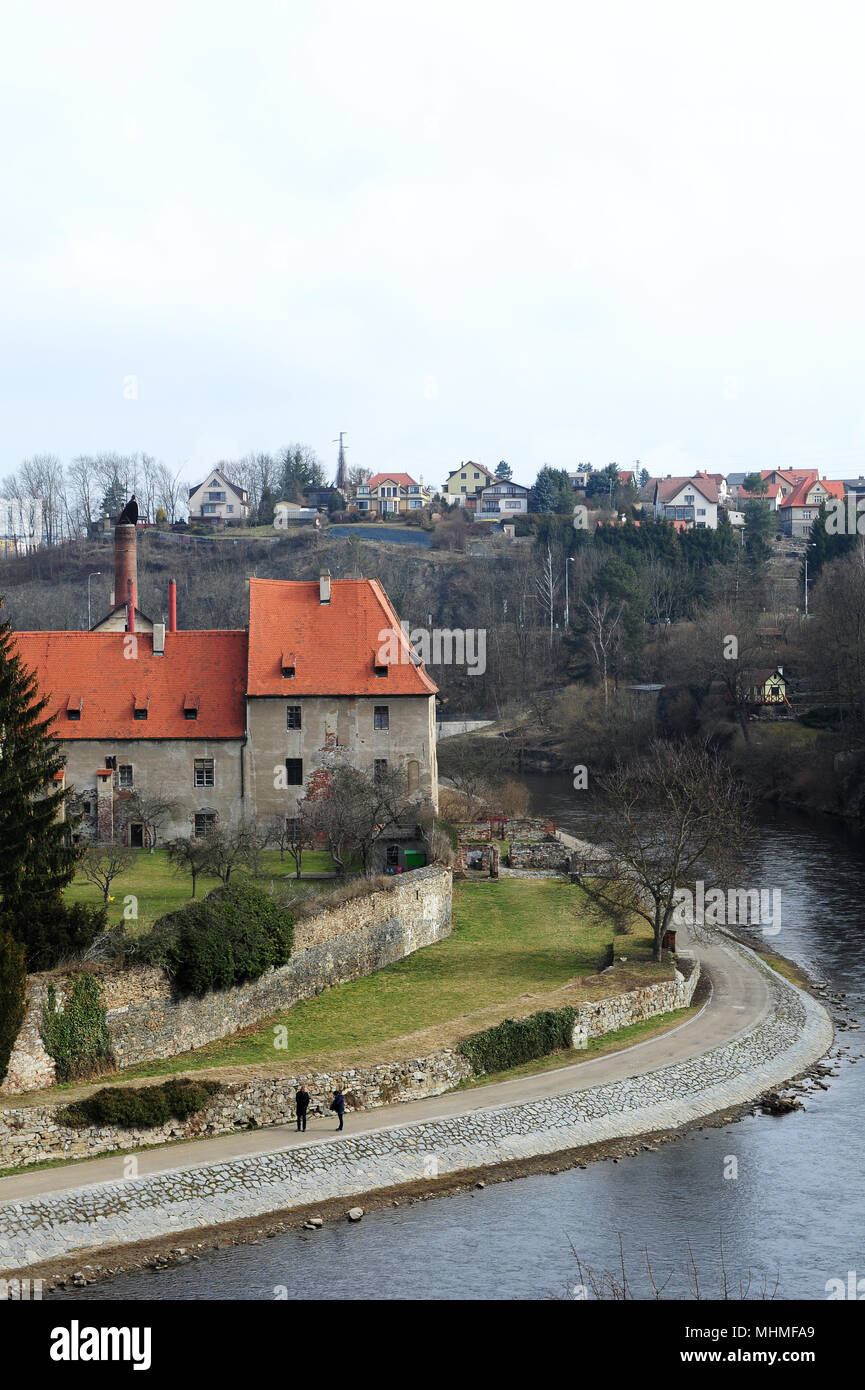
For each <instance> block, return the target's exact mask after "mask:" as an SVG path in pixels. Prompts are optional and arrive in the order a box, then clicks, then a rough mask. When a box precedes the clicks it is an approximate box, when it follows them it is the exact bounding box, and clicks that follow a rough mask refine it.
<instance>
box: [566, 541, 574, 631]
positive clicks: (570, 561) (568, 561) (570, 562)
mask: <svg viewBox="0 0 865 1390" xmlns="http://www.w3.org/2000/svg"><path fill="white" fill-rule="evenodd" d="M576 559H577V557H576V555H569V556H567V558H566V559H565V614H564V617H565V621H564V627H565V628H567V626H568V616H569V614H570V608H569V606H568V597H569V595H568V575H569V574H570V570H569V569H568V565H573V564H575V563H576Z"/></svg>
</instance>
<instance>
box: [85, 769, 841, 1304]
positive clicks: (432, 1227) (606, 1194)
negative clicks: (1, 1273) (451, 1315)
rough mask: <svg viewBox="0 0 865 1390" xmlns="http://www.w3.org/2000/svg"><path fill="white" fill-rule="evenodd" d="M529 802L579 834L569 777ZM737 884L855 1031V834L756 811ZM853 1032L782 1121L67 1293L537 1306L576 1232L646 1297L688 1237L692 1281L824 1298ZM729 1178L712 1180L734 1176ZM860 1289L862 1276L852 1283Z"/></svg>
mask: <svg viewBox="0 0 865 1390" xmlns="http://www.w3.org/2000/svg"><path fill="white" fill-rule="evenodd" d="M525 780H526V782H527V784H528V785H529V786H530V788H531V791H532V796H533V801H534V806H535V809H536V810H537V811H543V812H544V813H545V814H550V815H552V816H554V817H555V819H556V820H557V822H558V824H559V825H560V826H561V828H562V829H564V830H571V831H572V832H573V833H575V834H579V833H580V830H581V828H582V827H583V824H584V817H583V815H582V814H581V811H582V803H581V801H580V797H581V795H584V793H579V792H574V791H573V790H572V789H571V787H570V783H569V782H568V780H567V779H564V778H556V777H530V778H526V779H525ZM742 885H743V886H758V885H759V886H761V887H764V888H766V887H768V888H778V889H780V891H781V894H782V899H781V901H782V925H781V930H780V932H779V934H778V935H777V936H776V937H774V938H773V945H774V946H775V948H776V949H777V950H778V951H779V952H781V953H782V954H784V955H786V956H789V957H791V958H792V959H794V960H797V961H799V962H801V963H802V964H803V965H804V966H806V967H807V968H808V969H809V970H810V971H811V972H812V973H814V974H815V975H817V976H818V977H820V978H824V979H826V980H827V981H828V982H829V983H830V985H831V986H832V987H833V989H835V990H837V991H839V992H842V993H844V994H845V995H846V996H847V997H846V999H845V1000H844V1003H845V1004H847V1005H849V1006H850V1013H849V1014H848V1015H844V1017H847V1018H849V1019H850V1020H855V1021H857V1022H859V1023H860V1024H862V1025H863V1027H865V1016H863V1015H865V1009H863V1002H862V1001H863V995H865V940H863V931H862V927H863V915H865V914H863V908H862V903H863V898H865V856H863V848H862V835H861V832H854V831H851V830H846V829H845V828H843V827H841V826H837V825H834V824H832V823H830V822H828V821H818V820H816V819H815V818H813V817H805V816H800V815H797V814H795V813H785V812H780V811H778V812H776V811H765V812H763V813H761V817H760V821H759V826H758V830H757V833H756V834H755V835H754V836H753V838H752V839H751V842H750V844H749V847H748V850H747V855H746V864H745V876H743V878H742ZM860 1038H861V1039H863V1040H865V1032H861V1033H859V1032H855V1031H847V1032H840V1033H839V1034H838V1037H837V1043H838V1045H839V1046H840V1047H841V1048H846V1049H848V1051H847V1052H845V1053H844V1056H843V1060H842V1061H841V1063H840V1073H839V1075H838V1077H837V1078H835V1079H833V1080H831V1081H830V1082H829V1083H828V1084H829V1089H828V1090H827V1091H819V1090H817V1091H815V1092H814V1094H813V1095H811V1096H809V1097H808V1098H807V1100H806V1108H805V1109H804V1110H802V1111H798V1112H794V1113H793V1114H790V1115H786V1116H783V1117H780V1118H776V1117H770V1116H764V1115H762V1114H761V1115H757V1116H747V1117H746V1118H745V1119H744V1120H741V1121H740V1122H739V1123H736V1124H731V1125H728V1126H726V1127H723V1128H720V1129H705V1130H699V1131H694V1132H690V1133H687V1134H683V1135H682V1136H681V1137H680V1138H678V1139H677V1140H676V1141H675V1142H673V1143H670V1144H667V1145H663V1146H661V1147H660V1148H659V1149H658V1150H657V1151H655V1152H646V1153H640V1154H638V1155H636V1156H634V1157H632V1158H622V1159H620V1160H619V1162H617V1163H614V1162H612V1161H607V1162H600V1163H595V1164H591V1165H589V1166H588V1167H587V1168H586V1169H573V1170H571V1171H569V1172H564V1173H558V1174H550V1175H544V1176H536V1177H529V1178H522V1179H517V1180H514V1181H511V1182H507V1183H495V1184H491V1185H489V1186H487V1187H486V1188H484V1189H483V1190H477V1191H470V1192H467V1193H460V1194H457V1195H456V1196H453V1197H443V1198H438V1199H432V1200H429V1201H425V1202H419V1203H417V1204H415V1205H413V1206H406V1207H399V1208H389V1209H386V1210H383V1211H380V1212H371V1213H369V1214H368V1215H367V1216H366V1217H365V1218H364V1220H363V1221H362V1222H361V1223H360V1224H359V1225H349V1224H348V1223H343V1222H338V1223H335V1224H332V1225H329V1226H325V1227H324V1229H323V1230H321V1231H318V1232H315V1233H312V1232H309V1233H307V1232H302V1231H301V1232H291V1233H287V1234H283V1235H279V1236H275V1237H273V1238H271V1239H266V1240H262V1241H261V1242H260V1243H258V1244H255V1245H250V1246H236V1247H231V1248H228V1249H224V1250H218V1251H212V1252H209V1253H207V1254H204V1255H202V1257H201V1258H200V1260H199V1261H197V1262H195V1263H192V1264H188V1265H181V1266H174V1267H172V1268H169V1269H168V1270H165V1271H161V1272H158V1273H157V1272H145V1273H137V1274H130V1275H125V1276H122V1277H119V1278H117V1279H115V1280H114V1281H113V1282H112V1284H111V1285H110V1286H106V1285H101V1286H93V1287H91V1288H87V1289H84V1290H81V1292H80V1293H74V1294H71V1295H65V1296H71V1297H73V1298H75V1299H104V1298H105V1297H106V1296H108V1297H111V1298H118V1299H151V1298H157V1299H208V1298H211V1299H240V1300H243V1299H272V1298H275V1297H288V1298H290V1299H300V1300H303V1299H332V1300H340V1299H396V1300H399V1299H412V1298H417V1299H490V1298H492V1299H543V1298H546V1297H549V1296H551V1295H552V1296H559V1297H567V1296H571V1297H573V1296H574V1295H573V1290H574V1287H575V1286H577V1285H578V1274H577V1265H576V1261H575V1259H574V1256H573V1254H572V1252H571V1249H570V1244H571V1243H572V1244H573V1246H574V1248H575V1249H576V1250H577V1252H578V1253H579V1255H580V1258H581V1260H582V1261H583V1262H584V1264H585V1265H587V1266H591V1267H593V1268H594V1269H596V1270H602V1271H607V1270H610V1271H616V1269H617V1268H618V1266H619V1262H620V1254H619V1240H620V1236H621V1240H622V1243H623V1247H624V1252H625V1267H626V1271H627V1273H628V1276H629V1279H630V1281H631V1287H632V1292H633V1295H634V1296H636V1297H647V1296H648V1287H647V1283H646V1279H645V1274H644V1255H643V1251H644V1250H646V1249H647V1250H648V1252H649V1256H650V1260H651V1265H652V1270H653V1273H654V1277H655V1280H656V1282H657V1283H658V1284H659V1285H663V1286H664V1297H666V1298H669V1297H675V1296H677V1295H684V1296H687V1294H688V1277H687V1274H686V1269H685V1267H686V1264H687V1261H688V1244H689V1243H690V1248H691V1250H692V1252H693V1256H694V1263H695V1265H696V1268H697V1271H698V1274H699V1277H700V1280H701V1286H702V1288H703V1292H704V1294H705V1295H706V1296H709V1297H712V1296H718V1293H719V1277H720V1276H719V1267H720V1259H719V1249H720V1241H721V1239H723V1252H724V1260H725V1264H726V1268H727V1272H728V1276H729V1281H730V1285H731V1287H732V1289H733V1291H734V1293H735V1294H736V1296H738V1289H739V1287H740V1281H747V1280H748V1279H749V1278H750V1294H751V1297H754V1296H755V1295H756V1293H757V1291H758V1290H760V1289H762V1287H763V1284H764V1281H765V1284H766V1286H767V1287H768V1290H769V1292H770V1293H771V1292H773V1291H775V1290H776V1288H777V1292H776V1294H775V1296H776V1297H778V1298H782V1299H784V1298H803V1299H810V1300H823V1299H825V1298H826V1297H827V1294H826V1283H827V1281H828V1280H829V1279H833V1278H840V1279H843V1280H845V1281H846V1280H847V1274H848V1271H849V1270H856V1271H858V1277H859V1278H865V1239H863V1228H865V1221H863V1213H865V1192H863V1184H862V1166H863V1165H862V1158H863V1153H865V1061H862V1060H859V1059H860V1058H861V1056H862V1054H863V1051H865V1047H863V1043H861V1042H860V1041H859V1039H860ZM732 1160H735V1166H736V1168H737V1176H735V1177H733V1176H725V1173H727V1174H730V1173H731V1172H732V1170H733V1167H734V1165H733V1162H732ZM863 1287H865V1285H863Z"/></svg>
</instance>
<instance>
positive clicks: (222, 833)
mask: <svg viewBox="0 0 865 1390" xmlns="http://www.w3.org/2000/svg"><path fill="white" fill-rule="evenodd" d="M204 843H205V844H206V845H207V848H208V854H207V861H206V862H207V868H208V870H209V871H210V872H211V873H212V874H214V875H215V876H216V878H218V879H221V880H222V882H223V883H224V884H225V885H226V887H227V886H228V884H229V883H230V882H231V875H232V874H233V873H234V870H235V869H239V868H245V869H252V870H253V872H255V871H256V870H257V869H258V861H259V855H260V854H261V850H262V848H263V845H264V834H263V832H262V829H261V827H260V826H259V825H258V822H257V821H255V820H254V819H253V818H252V817H251V816H244V817H243V818H242V819H241V820H238V821H235V822H233V823H232V824H230V825H225V826H219V827H217V829H216V830H215V831H214V832H213V834H212V835H209V836H208V837H207V839H206V840H205V842H204Z"/></svg>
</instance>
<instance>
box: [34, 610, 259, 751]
mask: <svg viewBox="0 0 865 1390" xmlns="http://www.w3.org/2000/svg"><path fill="white" fill-rule="evenodd" d="M15 640H16V642H17V644H18V650H19V652H20V653H21V657H22V660H23V661H24V664H25V665H26V666H27V667H29V668H30V669H31V670H34V671H35V672H36V674H37V676H38V679H39V686H40V689H41V691H42V692H43V694H47V695H48V696H49V707H48V708H49V713H50V714H51V715H52V717H53V718H54V720H55V726H54V730H53V731H54V733H56V734H57V736H58V737H59V738H63V739H67V738H68V739H88V738H110V739H121V738H123V739H130V738H143V739H153V738H183V739H189V738H192V739H200V738H242V737H243V734H244V732H245V729H246V709H245V705H244V692H245V688H246V658H247V638H246V633H245V632H167V633H166V634H165V654H164V655H163V656H154V654H153V638H152V636H151V635H150V633H138V634H137V656H136V657H135V658H134V659H132V658H128V657H127V656H126V652H127V650H128V648H127V645H126V641H127V634H126V633H124V632H19V633H16V637H15ZM190 692H192V693H194V694H195V695H197V696H198V698H199V706H198V718H197V719H186V718H185V717H184V714H183V706H184V701H185V700H186V699H187V698H188V696H189V694H190ZM79 700H80V701H81V718H80V719H75V720H72V719H68V718H67V716H66V710H67V707H68V706H69V705H70V704H72V705H73V707H74V706H77V705H78V702H79ZM138 702H141V703H143V704H146V707H147V719H146V720H145V719H134V718H133V712H134V708H135V705H136V703H138Z"/></svg>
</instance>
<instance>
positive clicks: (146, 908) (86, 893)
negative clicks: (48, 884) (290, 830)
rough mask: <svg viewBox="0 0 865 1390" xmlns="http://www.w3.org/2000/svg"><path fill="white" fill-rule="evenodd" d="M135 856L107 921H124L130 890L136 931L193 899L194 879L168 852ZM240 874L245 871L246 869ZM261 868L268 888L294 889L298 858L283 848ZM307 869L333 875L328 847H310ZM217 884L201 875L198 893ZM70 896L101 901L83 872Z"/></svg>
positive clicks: (265, 857)
mask: <svg viewBox="0 0 865 1390" xmlns="http://www.w3.org/2000/svg"><path fill="white" fill-rule="evenodd" d="M133 854H134V856H135V859H134V863H133V865H132V867H131V868H130V869H129V871H128V872H126V873H124V874H121V875H120V876H119V877H118V878H116V879H115V880H114V882H113V883H112V885H111V896H112V898H113V902H109V904H108V920H109V922H111V923H112V924H114V923H115V922H121V921H123V920H124V917H123V912H124V898H126V897H127V896H129V895H130V894H131V895H133V896H134V897H135V898H137V900H138V917H137V919H135V918H133V919H126V924H127V926H128V927H129V929H130V931H132V932H135V931H141V930H142V929H144V928H146V927H149V926H151V925H152V924H153V922H155V921H156V919H157V918H158V917H162V916H163V915H164V914H165V913H166V912H174V911H176V909H177V908H179V907H183V906H184V904H185V903H188V902H189V900H190V897H191V894H192V879H191V878H190V876H189V874H188V873H178V872H177V871H176V870H174V869H173V868H172V867H171V865H170V864H169V862H168V856H167V855H166V853H165V851H164V850H159V849H157V850H154V852H153V854H149V853H148V852H147V851H146V850H134V851H133ZM235 872H236V873H243V872H245V870H242V869H241V870H235ZM261 872H262V875H263V877H262V880H261V882H262V885H263V886H264V887H268V886H269V885H270V884H271V883H272V882H278V883H279V884H280V885H281V886H283V887H290V886H291V885H292V884H293V883H294V860H293V859H292V858H291V857H290V856H289V855H286V857H285V859H284V860H282V861H280V858H279V851H278V850H267V851H265V853H264V854H262V856H261ZM303 872H304V873H305V874H307V873H309V874H313V873H316V874H317V873H332V872H333V861H332V859H331V857H330V855H329V854H328V853H327V852H326V851H323V850H307V852H306V853H305V854H304V856H303ZM218 883H219V880H218V879H216V878H211V877H207V878H205V877H201V878H199V880H198V885H197V888H196V896H197V897H199V898H201V897H204V895H205V893H209V892H210V890H211V888H215V887H216V886H217V885H218ZM302 886H303V888H304V889H307V888H309V887H314V886H315V885H314V883H313V884H310V883H306V882H303V884H302ZM66 897H67V898H68V899H69V900H70V901H71V902H82V903H93V904H99V903H101V902H102V892H101V890H100V889H99V888H97V887H96V885H95V884H92V883H88V882H87V881H86V879H85V878H84V877H83V875H82V874H81V873H80V871H79V873H78V874H76V876H75V878H74V880H73V881H72V883H70V885H69V887H68V888H67V889H66Z"/></svg>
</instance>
